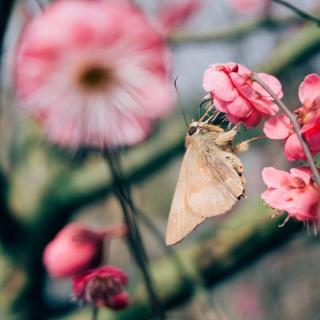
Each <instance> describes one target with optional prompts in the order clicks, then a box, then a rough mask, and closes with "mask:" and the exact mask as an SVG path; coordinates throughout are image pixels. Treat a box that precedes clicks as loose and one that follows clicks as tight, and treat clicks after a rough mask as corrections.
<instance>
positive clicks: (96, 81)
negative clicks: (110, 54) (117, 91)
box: [79, 65, 113, 91]
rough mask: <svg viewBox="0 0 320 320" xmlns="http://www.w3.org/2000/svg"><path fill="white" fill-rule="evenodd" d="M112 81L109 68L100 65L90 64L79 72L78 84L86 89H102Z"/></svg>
mask: <svg viewBox="0 0 320 320" xmlns="http://www.w3.org/2000/svg"><path fill="white" fill-rule="evenodd" d="M112 82H113V73H112V71H111V69H109V68H107V67H105V66H101V65H91V66H89V67H87V68H85V69H84V70H82V71H81V72H80V74H79V83H80V86H81V87H82V88H83V89H85V90H88V91H104V90H106V89H107V88H108V87H109V86H110V85H111V84H112Z"/></svg>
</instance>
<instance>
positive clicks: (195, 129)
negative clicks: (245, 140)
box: [188, 121, 224, 136]
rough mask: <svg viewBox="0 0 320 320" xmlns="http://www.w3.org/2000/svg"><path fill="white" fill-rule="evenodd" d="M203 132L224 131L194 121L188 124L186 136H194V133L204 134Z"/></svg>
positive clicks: (211, 125)
mask: <svg viewBox="0 0 320 320" xmlns="http://www.w3.org/2000/svg"><path fill="white" fill-rule="evenodd" d="M205 132H215V133H219V132H224V130H223V129H222V128H220V127H218V126H215V125H213V124H209V123H205V122H200V121H194V122H192V123H191V124H190V126H189V130H188V134H189V136H192V135H194V134H195V133H205Z"/></svg>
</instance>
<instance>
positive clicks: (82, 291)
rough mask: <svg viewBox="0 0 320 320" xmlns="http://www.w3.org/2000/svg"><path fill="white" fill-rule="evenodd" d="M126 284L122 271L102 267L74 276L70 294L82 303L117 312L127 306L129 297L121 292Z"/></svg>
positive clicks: (126, 279) (124, 292) (124, 274)
mask: <svg viewBox="0 0 320 320" xmlns="http://www.w3.org/2000/svg"><path fill="white" fill-rule="evenodd" d="M127 283H128V277H127V275H126V273H125V272H124V271H123V270H121V269H119V268H116V267H113V266H104V267H100V268H97V269H92V270H88V271H87V272H84V273H82V274H80V275H78V276H75V277H74V278H73V281H72V292H73V295H74V297H75V298H76V299H77V300H78V301H81V302H83V303H88V304H93V305H95V306H96V307H109V308H111V309H113V310H119V309H123V308H125V307H127V306H128V304H129V295H128V293H127V292H126V291H123V288H124V286H126V285H127Z"/></svg>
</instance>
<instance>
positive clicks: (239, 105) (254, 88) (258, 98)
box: [203, 62, 282, 127]
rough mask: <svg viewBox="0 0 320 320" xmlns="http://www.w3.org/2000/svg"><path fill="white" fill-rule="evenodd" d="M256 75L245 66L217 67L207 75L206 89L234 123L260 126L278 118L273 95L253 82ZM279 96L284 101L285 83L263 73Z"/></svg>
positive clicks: (208, 71) (208, 70)
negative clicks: (283, 85) (266, 119)
mask: <svg viewBox="0 0 320 320" xmlns="http://www.w3.org/2000/svg"><path fill="white" fill-rule="evenodd" d="M251 74H252V72H251V71H250V70H249V69H247V68H246V67H244V66H243V65H241V64H237V63H233V62H229V63H226V64H213V65H211V66H210V67H209V68H208V69H207V70H206V71H205V72H204V75H203V88H204V89H205V90H206V91H207V92H208V93H209V94H210V96H211V98H212V101H213V103H214V105H215V107H216V109H217V110H218V111H221V112H224V113H225V114H226V116H227V118H228V120H229V121H230V122H232V123H244V124H245V125H246V126H247V127H254V126H256V125H258V124H259V123H260V121H261V119H262V118H267V117H269V116H271V115H274V114H275V113H276V112H277V111H278V107H277V106H276V105H275V104H274V103H273V100H272V98H271V97H270V95H269V94H268V93H267V92H266V91H265V90H264V89H263V88H262V87H261V86H260V85H259V84H257V83H256V82H253V81H252V80H251V78H250V76H251ZM258 75H259V77H260V78H261V79H262V80H263V81H264V82H266V83H267V84H268V85H269V86H270V87H271V89H272V90H273V91H274V92H275V94H276V95H277V96H278V97H279V98H281V97H282V88H281V83H280V82H279V80H278V79H276V78H275V77H273V76H271V75H268V74H266V73H259V74H258Z"/></svg>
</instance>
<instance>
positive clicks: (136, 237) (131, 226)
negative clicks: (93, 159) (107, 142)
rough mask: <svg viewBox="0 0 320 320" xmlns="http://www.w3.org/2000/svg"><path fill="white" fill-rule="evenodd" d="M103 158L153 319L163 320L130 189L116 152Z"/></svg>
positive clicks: (110, 152)
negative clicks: (148, 299)
mask: <svg viewBox="0 0 320 320" xmlns="http://www.w3.org/2000/svg"><path fill="white" fill-rule="evenodd" d="M104 156H105V159H106V160H107V161H108V163H109V166H110V170H111V174H112V177H113V183H114V186H113V187H114V188H113V189H114V195H115V197H116V198H117V200H118V201H119V203H120V205H121V208H122V211H123V215H124V221H125V223H126V225H127V227H128V235H127V238H128V244H129V247H130V249H131V253H132V254H133V257H134V259H135V261H136V263H137V265H138V267H139V268H140V271H141V273H142V276H143V279H144V282H145V286H146V289H147V292H148V294H149V298H150V302H151V307H152V311H153V316H154V317H153V319H158V320H163V319H165V314H164V312H163V309H162V305H161V302H160V300H159V297H158V295H157V292H156V289H155V285H154V283H153V279H152V277H151V274H150V270H149V259H148V256H147V253H146V251H145V248H144V243H143V241H142V237H141V234H140V230H139V228H138V225H137V223H136V219H135V217H136V215H137V213H136V208H135V206H134V204H133V200H132V196H131V192H130V188H129V187H128V185H127V184H126V181H125V180H124V177H123V173H122V168H121V165H120V161H119V160H120V159H119V157H118V153H117V152H116V151H114V152H112V151H111V150H107V151H106V152H105V154H104Z"/></svg>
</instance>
